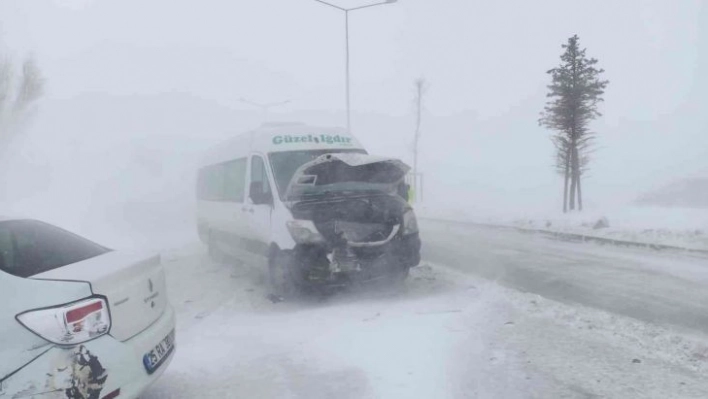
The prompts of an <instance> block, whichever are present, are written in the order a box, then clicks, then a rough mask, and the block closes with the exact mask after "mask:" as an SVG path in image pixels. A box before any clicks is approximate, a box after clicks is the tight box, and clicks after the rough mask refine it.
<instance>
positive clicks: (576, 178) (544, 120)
mask: <svg viewBox="0 0 708 399" xmlns="http://www.w3.org/2000/svg"><path fill="white" fill-rule="evenodd" d="M562 47H563V49H564V50H565V51H564V52H563V54H562V55H561V64H560V65H559V66H558V67H556V68H553V69H551V70H549V71H548V72H547V73H548V74H549V75H551V84H550V85H548V89H549V93H548V94H547V97H548V99H549V100H548V102H547V103H546V106H545V108H544V111H543V112H542V113H541V118H540V119H539V124H540V125H542V126H545V127H547V128H548V129H551V130H554V131H555V132H556V133H555V135H554V136H553V137H552V138H551V140H552V142H553V144H554V146H555V148H556V165H555V167H556V170H557V171H558V172H560V173H561V174H562V175H563V177H564V188H563V212H567V211H568V209H570V210H574V209H575V204H576V200H577V204H578V209H579V210H581V211H582V209H583V197H582V186H581V177H582V175H583V174H584V172H585V171H587V169H588V165H589V162H590V152H591V148H592V142H593V140H594V138H595V134H594V133H593V132H592V131H591V130H590V127H589V125H590V122H591V121H593V120H594V119H596V118H597V117H599V116H601V114H600V112H599V111H598V110H597V105H598V103H600V102H602V101H603V98H602V95H603V94H604V93H605V88H606V87H607V85H608V84H609V81H607V80H602V79H600V75H601V74H602V73H604V72H605V71H604V70H603V69H598V68H597V67H596V65H597V62H598V61H597V59H595V58H587V57H586V55H585V49H580V45H579V39H578V35H575V36H573V37H571V38H569V39H568V43H567V44H564V45H563V46H562Z"/></svg>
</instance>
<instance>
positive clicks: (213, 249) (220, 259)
mask: <svg viewBox="0 0 708 399" xmlns="http://www.w3.org/2000/svg"><path fill="white" fill-rule="evenodd" d="M207 246H208V251H209V259H211V260H212V261H213V262H215V263H225V262H226V255H225V254H224V252H223V251H222V250H220V249H219V243H218V242H217V241H216V239H215V237H214V233H210V234H209V241H208V243H207Z"/></svg>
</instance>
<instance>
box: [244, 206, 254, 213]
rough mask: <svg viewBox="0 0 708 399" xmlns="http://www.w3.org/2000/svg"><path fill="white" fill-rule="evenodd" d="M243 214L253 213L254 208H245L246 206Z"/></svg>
mask: <svg viewBox="0 0 708 399" xmlns="http://www.w3.org/2000/svg"><path fill="white" fill-rule="evenodd" d="M241 212H250V213H253V208H248V207H245V206H244V207H243V208H241Z"/></svg>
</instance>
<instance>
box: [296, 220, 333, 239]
mask: <svg viewBox="0 0 708 399" xmlns="http://www.w3.org/2000/svg"><path fill="white" fill-rule="evenodd" d="M287 226H288V231H290V235H291V236H292V237H293V240H295V242H296V243H298V244H320V243H323V242H325V238H324V237H323V236H322V234H320V232H319V231H317V227H315V224H314V223H312V221H310V220H291V221H289V222H288V223H287Z"/></svg>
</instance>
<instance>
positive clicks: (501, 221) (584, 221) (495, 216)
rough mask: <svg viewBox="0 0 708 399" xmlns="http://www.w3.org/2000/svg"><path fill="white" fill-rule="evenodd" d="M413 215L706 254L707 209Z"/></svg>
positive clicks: (427, 211) (421, 210) (428, 211)
mask: <svg viewBox="0 0 708 399" xmlns="http://www.w3.org/2000/svg"><path fill="white" fill-rule="evenodd" d="M416 211H417V212H418V215H419V216H422V217H427V218H434V219H443V220H455V221H468V222H475V223H484V224H491V225H498V226H508V227H517V228H522V229H529V230H548V231H553V232H561V233H572V234H582V235H588V236H594V237H602V238H609V239H614V240H622V241H632V242H638V243H645V244H658V245H670V246H676V247H681V248H689V249H700V250H708V209H687V208H662V207H645V206H622V207H615V208H608V209H606V210H603V211H597V210H590V211H585V212H582V213H568V214H562V213H558V212H522V211H516V212H510V213H509V214H500V213H498V211H497V213H490V212H483V211H482V210H480V209H475V208H474V207H470V208H468V209H453V208H450V207H443V208H441V207H435V206H430V205H423V206H419V207H416ZM603 219H604V220H605V221H607V222H608V224H609V226H608V227H600V226H598V222H599V221H601V220H603Z"/></svg>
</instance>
